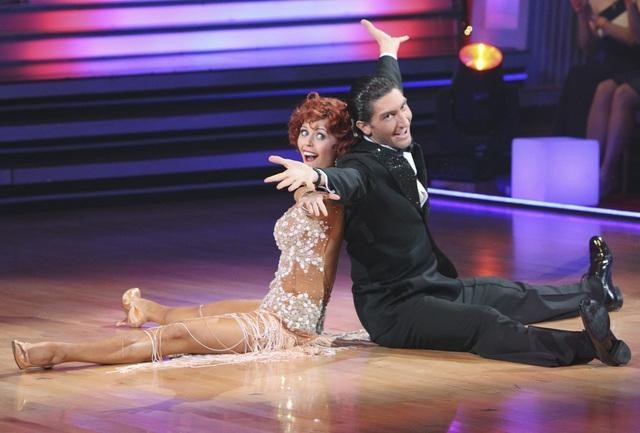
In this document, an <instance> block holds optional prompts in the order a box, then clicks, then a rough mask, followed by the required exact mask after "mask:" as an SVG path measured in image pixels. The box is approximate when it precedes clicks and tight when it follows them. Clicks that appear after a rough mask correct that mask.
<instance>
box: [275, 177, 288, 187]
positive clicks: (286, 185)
mask: <svg viewBox="0 0 640 433" xmlns="http://www.w3.org/2000/svg"><path fill="white" fill-rule="evenodd" d="M289 185H291V179H289V178H287V179H285V180H283V181H282V182H280V183H278V184H277V185H276V189H284V188H286V187H288V186H289Z"/></svg>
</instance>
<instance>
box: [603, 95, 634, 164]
mask: <svg viewBox="0 0 640 433" xmlns="http://www.w3.org/2000/svg"><path fill="white" fill-rule="evenodd" d="M638 105H640V95H638V93H637V92H636V91H635V90H634V89H633V87H631V86H630V85H628V84H621V85H620V86H618V88H617V89H616V91H615V93H614V96H613V101H612V103H611V115H610V120H609V130H608V132H607V145H606V148H605V153H604V158H603V161H602V168H601V173H602V175H604V176H613V175H617V173H618V170H619V165H620V160H621V158H622V151H623V149H624V146H626V145H628V143H629V140H630V138H631V134H632V132H633V124H634V115H635V109H636V108H637V107H638Z"/></svg>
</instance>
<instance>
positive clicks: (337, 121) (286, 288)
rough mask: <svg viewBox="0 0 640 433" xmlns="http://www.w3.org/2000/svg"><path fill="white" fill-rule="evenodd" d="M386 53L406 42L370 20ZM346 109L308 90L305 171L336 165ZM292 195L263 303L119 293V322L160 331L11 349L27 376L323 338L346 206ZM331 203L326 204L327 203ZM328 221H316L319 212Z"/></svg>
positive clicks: (292, 137)
mask: <svg viewBox="0 0 640 433" xmlns="http://www.w3.org/2000/svg"><path fill="white" fill-rule="evenodd" d="M363 24H364V25H365V27H366V28H367V30H368V31H369V33H370V34H371V35H372V36H373V38H374V39H375V40H376V41H377V42H378V45H379V49H380V52H381V53H385V54H389V53H391V54H393V55H395V54H396V53H397V51H398V48H399V46H400V43H401V42H404V41H405V40H406V39H407V37H406V36H405V37H400V38H396V37H391V36H389V35H387V34H386V33H384V32H382V31H381V30H379V29H377V28H375V27H374V26H373V25H372V24H371V23H369V22H367V21H365V22H363ZM353 139H354V137H353V133H352V130H351V120H350V118H349V115H348V112H347V107H346V104H345V103H344V102H342V101H340V100H338V99H334V98H324V97H320V96H319V95H318V94H317V93H310V94H309V95H307V98H306V100H305V101H304V102H303V103H302V104H301V105H300V106H299V107H298V108H296V109H295V110H294V112H293V114H292V115H291V118H290V120H289V141H290V143H291V144H292V145H294V146H296V147H297V149H298V151H299V152H300V155H301V157H302V160H303V161H304V163H305V164H307V165H309V166H311V167H314V168H324V167H329V166H332V165H333V164H334V162H335V160H336V158H337V157H339V156H340V155H342V154H344V153H346V152H347V151H348V149H349V147H350V145H351V144H352V142H353ZM303 190H304V189H300V190H298V192H297V194H294V197H295V198H296V205H295V206H293V207H291V208H290V209H288V210H287V211H286V212H285V213H284V215H283V216H282V217H281V218H280V219H279V220H278V222H277V223H276V225H275V229H274V236H275V239H276V243H277V245H278V248H279V249H280V251H281V254H280V260H279V263H278V269H277V271H276V273H275V278H274V279H273V281H272V282H271V284H270V285H269V292H268V293H267V295H266V296H265V298H264V299H262V300H229V301H220V302H214V303H210V304H205V305H199V306H191V307H175V308H173V307H167V306H164V305H161V304H158V303H156V302H153V301H151V300H148V299H145V298H143V297H142V296H141V293H140V290H139V289H137V288H134V289H129V290H127V291H126V292H125V293H124V294H123V296H122V306H123V308H124V310H125V313H126V314H127V317H126V319H125V320H124V321H122V322H120V324H122V325H128V326H130V327H132V328H139V327H141V326H142V325H143V324H144V323H146V322H155V323H158V324H159V325H161V326H158V327H155V328H148V329H144V330H140V331H136V332H132V333H128V334H126V335H122V336H116V337H112V338H108V339H105V340H100V341H96V342H90V343H62V342H41V343H35V344H30V343H24V342H20V341H17V340H14V341H13V342H12V346H13V353H14V358H15V361H16V364H17V365H18V367H19V368H20V369H24V368H28V367H51V366H53V365H55V364H59V363H63V362H92V363H98V364H125V363H135V362H143V361H149V360H152V361H159V360H161V359H162V358H163V357H165V356H169V355H174V354H184V353H189V354H236V353H247V352H256V351H276V350H286V349H290V348H292V347H294V346H299V345H310V344H313V342H314V341H315V340H316V339H317V337H318V336H319V335H320V333H321V332H322V326H323V322H324V315H325V309H326V307H327V303H328V301H329V296H330V294H331V289H332V287H333V282H334V280H335V274H336V267H337V261H338V254H339V250H340V244H341V241H342V235H343V216H342V207H341V206H340V205H338V204H334V203H332V202H331V200H323V198H324V197H323V196H324V195H330V196H332V197H331V198H333V199H339V197H337V196H335V195H332V194H330V193H328V192H318V191H314V192H304V193H303V192H302V191H303ZM325 203H327V204H325ZM318 213H320V214H322V216H321V217H313V216H311V215H312V214H318Z"/></svg>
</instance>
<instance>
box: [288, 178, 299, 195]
mask: <svg viewBox="0 0 640 433" xmlns="http://www.w3.org/2000/svg"><path fill="white" fill-rule="evenodd" d="M301 186H302V182H300V181H299V180H295V181H293V182H291V185H289V188H287V189H288V191H289V192H293V191H295V190H296V189H298V188H300V187H301Z"/></svg>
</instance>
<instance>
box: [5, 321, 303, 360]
mask: <svg viewBox="0 0 640 433" xmlns="http://www.w3.org/2000/svg"><path fill="white" fill-rule="evenodd" d="M257 323H260V322H257ZM274 323H276V326H280V325H279V324H277V322H274ZM258 326H261V325H258ZM245 331H246V330H245V329H243V328H242V327H241V326H240V325H239V324H238V322H237V321H236V320H235V319H232V318H228V317H206V318H204V319H194V320H189V321H185V322H179V323H173V324H169V325H166V326H161V327H158V328H154V329H149V330H146V331H137V330H136V331H132V332H130V333H126V335H122V336H116V337H111V338H107V339H104V340H99V341H95V342H89V343H61V342H43V343H36V344H29V343H18V344H19V345H20V346H19V347H21V348H22V349H24V352H25V354H26V355H25V358H26V360H27V361H28V365H27V366H48V365H55V364H60V363H64V362H91V363H96V364H129V363H135V362H143V361H149V360H151V359H152V357H153V356H154V354H155V356H158V355H159V356H160V357H162V356H167V355H175V354H180V353H192V354H205V353H220V354H222V353H244V352H246V351H249V350H251V348H252V347H253V337H251V336H249V337H247V334H246V333H245ZM290 344H291V345H292V344H293V338H292V337H291V341H290Z"/></svg>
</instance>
